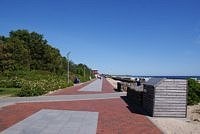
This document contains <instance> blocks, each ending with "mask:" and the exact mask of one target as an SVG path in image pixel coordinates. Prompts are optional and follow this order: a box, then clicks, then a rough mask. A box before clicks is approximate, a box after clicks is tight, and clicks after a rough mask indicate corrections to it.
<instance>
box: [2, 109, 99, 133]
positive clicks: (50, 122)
mask: <svg viewBox="0 0 200 134" xmlns="http://www.w3.org/2000/svg"><path fill="white" fill-rule="evenodd" d="M97 121H98V112H87V111H69V110H48V109H44V110H40V111H39V112H37V113H35V114H33V115H31V116H29V117H28V118H26V119H25V120H22V121H20V122H18V123H17V124H15V125H13V126H12V127H10V128H8V129H6V130H4V131H3V132H2V133H3V134H96V129H97Z"/></svg>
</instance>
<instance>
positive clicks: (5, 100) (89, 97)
mask: <svg viewBox="0 0 200 134" xmlns="http://www.w3.org/2000/svg"><path fill="white" fill-rule="evenodd" d="M121 96H126V92H117V93H101V94H81V95H56V96H37V97H8V98H2V99H0V108H1V107H4V106H8V105H12V104H15V103H24V102H53V101H77V100H95V99H112V98H120V97H121Z"/></svg>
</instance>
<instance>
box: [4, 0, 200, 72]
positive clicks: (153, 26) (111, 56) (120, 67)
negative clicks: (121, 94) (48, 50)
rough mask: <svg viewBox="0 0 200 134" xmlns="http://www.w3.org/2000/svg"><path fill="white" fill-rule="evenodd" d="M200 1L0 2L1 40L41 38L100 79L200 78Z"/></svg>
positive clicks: (32, 0)
mask: <svg viewBox="0 0 200 134" xmlns="http://www.w3.org/2000/svg"><path fill="white" fill-rule="evenodd" d="M199 7H200V1H199V0H79V1H78V0H54V1H53V0H1V4H0V12H1V15H0V35H8V33H9V31H11V30H17V29H27V30H29V31H36V32H38V33H40V34H43V35H44V37H45V38H46V39H47V40H48V42H49V44H51V45H52V46H54V47H56V48H58V49H59V50H60V52H61V54H62V55H63V56H65V55H66V54H67V52H68V51H71V55H70V58H71V59H72V60H73V61H74V62H75V63H85V64H87V65H88V66H89V67H91V68H93V69H99V70H100V72H101V73H110V74H132V75H200V62H199V61H200V60H199V59H200V8H199Z"/></svg>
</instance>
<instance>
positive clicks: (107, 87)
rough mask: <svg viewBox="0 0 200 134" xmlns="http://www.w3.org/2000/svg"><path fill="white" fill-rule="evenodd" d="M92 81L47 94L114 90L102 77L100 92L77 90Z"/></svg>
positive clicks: (92, 92)
mask: <svg viewBox="0 0 200 134" xmlns="http://www.w3.org/2000/svg"><path fill="white" fill-rule="evenodd" d="M93 81H94V80H92V81H90V82H86V83H83V84H81V85H78V86H74V87H69V88H65V89H62V90H58V91H56V92H54V93H52V94H48V95H74V94H96V93H114V92H115V91H114V87H113V86H112V85H111V84H110V83H109V82H108V81H107V80H106V79H103V84H102V91H100V92H95V91H79V90H80V89H81V88H83V87H85V86H87V85H88V84H90V83H91V82H93Z"/></svg>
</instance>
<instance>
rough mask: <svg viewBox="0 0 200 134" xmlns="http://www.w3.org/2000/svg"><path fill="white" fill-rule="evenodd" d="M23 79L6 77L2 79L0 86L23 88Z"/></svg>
mask: <svg viewBox="0 0 200 134" xmlns="http://www.w3.org/2000/svg"><path fill="white" fill-rule="evenodd" d="M23 81H24V80H23V79H20V78H17V77H15V78H10V79H9V78H6V79H3V80H0V87H2V88H21V87H22V85H23Z"/></svg>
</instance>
